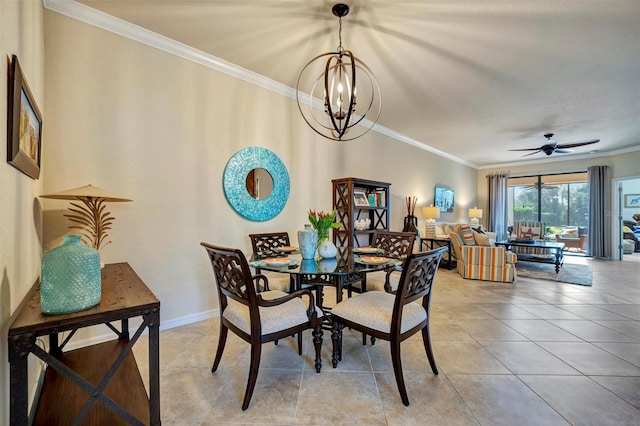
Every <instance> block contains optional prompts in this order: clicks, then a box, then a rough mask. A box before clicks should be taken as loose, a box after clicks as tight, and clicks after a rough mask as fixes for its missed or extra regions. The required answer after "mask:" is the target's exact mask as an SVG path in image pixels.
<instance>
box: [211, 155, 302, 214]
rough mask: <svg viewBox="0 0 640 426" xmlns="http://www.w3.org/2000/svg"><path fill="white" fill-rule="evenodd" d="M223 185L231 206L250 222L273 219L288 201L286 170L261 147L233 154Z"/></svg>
mask: <svg viewBox="0 0 640 426" xmlns="http://www.w3.org/2000/svg"><path fill="white" fill-rule="evenodd" d="M256 183H258V185H256ZM222 184H223V187H224V195H225V197H226V198H227V201H228V202H229V204H230V205H231V207H233V209H234V210H235V211H236V212H237V213H238V214H239V215H240V216H242V217H244V218H247V219H250V220H255V221H265V220H269V219H272V218H274V217H275V216H277V215H278V214H279V213H280V212H281V211H282V209H283V208H284V206H285V204H287V199H288V198H289V185H290V184H289V174H288V173H287V168H286V167H285V166H284V164H283V163H282V161H281V160H280V158H278V156H277V155H276V154H274V153H273V152H271V151H269V150H268V149H266V148H261V147H259V146H252V147H249V148H245V149H242V150H240V151H238V152H236V153H235V154H233V156H232V157H231V159H230V160H229V162H228V163H227V165H226V166H225V168H224V175H223V178H222Z"/></svg>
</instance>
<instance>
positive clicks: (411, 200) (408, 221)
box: [402, 196, 418, 234]
mask: <svg viewBox="0 0 640 426" xmlns="http://www.w3.org/2000/svg"><path fill="white" fill-rule="evenodd" d="M404 200H405V203H406V205H407V216H406V217H405V218H404V227H403V228H402V232H415V233H416V234H417V233H418V218H417V217H416V215H415V212H416V204H417V202H418V198H417V197H415V196H413V197H405V199H404Z"/></svg>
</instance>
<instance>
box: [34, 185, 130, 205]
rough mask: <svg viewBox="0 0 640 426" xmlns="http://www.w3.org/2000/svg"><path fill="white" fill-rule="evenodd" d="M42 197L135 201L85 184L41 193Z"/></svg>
mask: <svg viewBox="0 0 640 426" xmlns="http://www.w3.org/2000/svg"><path fill="white" fill-rule="evenodd" d="M40 197H42V198H53V199H56V200H77V199H83V198H101V199H102V200H104V201H110V202H114V201H115V202H118V201H133V200H130V199H129V198H124V197H121V196H119V195H115V194H112V193H110V192H107V191H105V190H104V189H100V188H98V187H97V186H93V185H85V186H80V187H78V188H73V189H67V190H66V191H60V192H55V193H53V194H47V195H41V196H40Z"/></svg>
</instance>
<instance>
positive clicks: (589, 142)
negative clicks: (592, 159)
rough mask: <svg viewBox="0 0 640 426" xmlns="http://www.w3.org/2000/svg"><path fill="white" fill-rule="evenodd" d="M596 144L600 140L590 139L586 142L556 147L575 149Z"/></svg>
mask: <svg viewBox="0 0 640 426" xmlns="http://www.w3.org/2000/svg"><path fill="white" fill-rule="evenodd" d="M596 142H600V139H590V140H587V141H580V142H571V143H563V144H560V145H558V148H575V147H577V146H583V145H591V144H592V143H596Z"/></svg>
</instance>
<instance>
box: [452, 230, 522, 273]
mask: <svg viewBox="0 0 640 426" xmlns="http://www.w3.org/2000/svg"><path fill="white" fill-rule="evenodd" d="M467 228H470V227H468V226H464V225H463V226H461V227H460V232H454V231H450V232H449V238H451V245H452V246H453V251H454V253H455V255H456V257H457V260H458V261H457V271H458V273H459V274H460V276H461V277H462V278H466V279H472V280H483V281H500V282H508V283H510V282H513V281H514V280H515V279H516V261H517V258H516V255H515V254H513V253H511V252H508V251H507V250H505V248H504V247H495V246H492V245H477V244H476V241H475V239H476V236H475V235H474V234H471V236H470V235H469V233H468V231H467ZM472 232H474V231H472ZM485 235H486V234H485ZM471 237H473V238H471ZM487 238H488V237H487ZM478 239H480V237H478ZM482 239H483V240H484V237H482ZM483 242H484V241H483Z"/></svg>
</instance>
